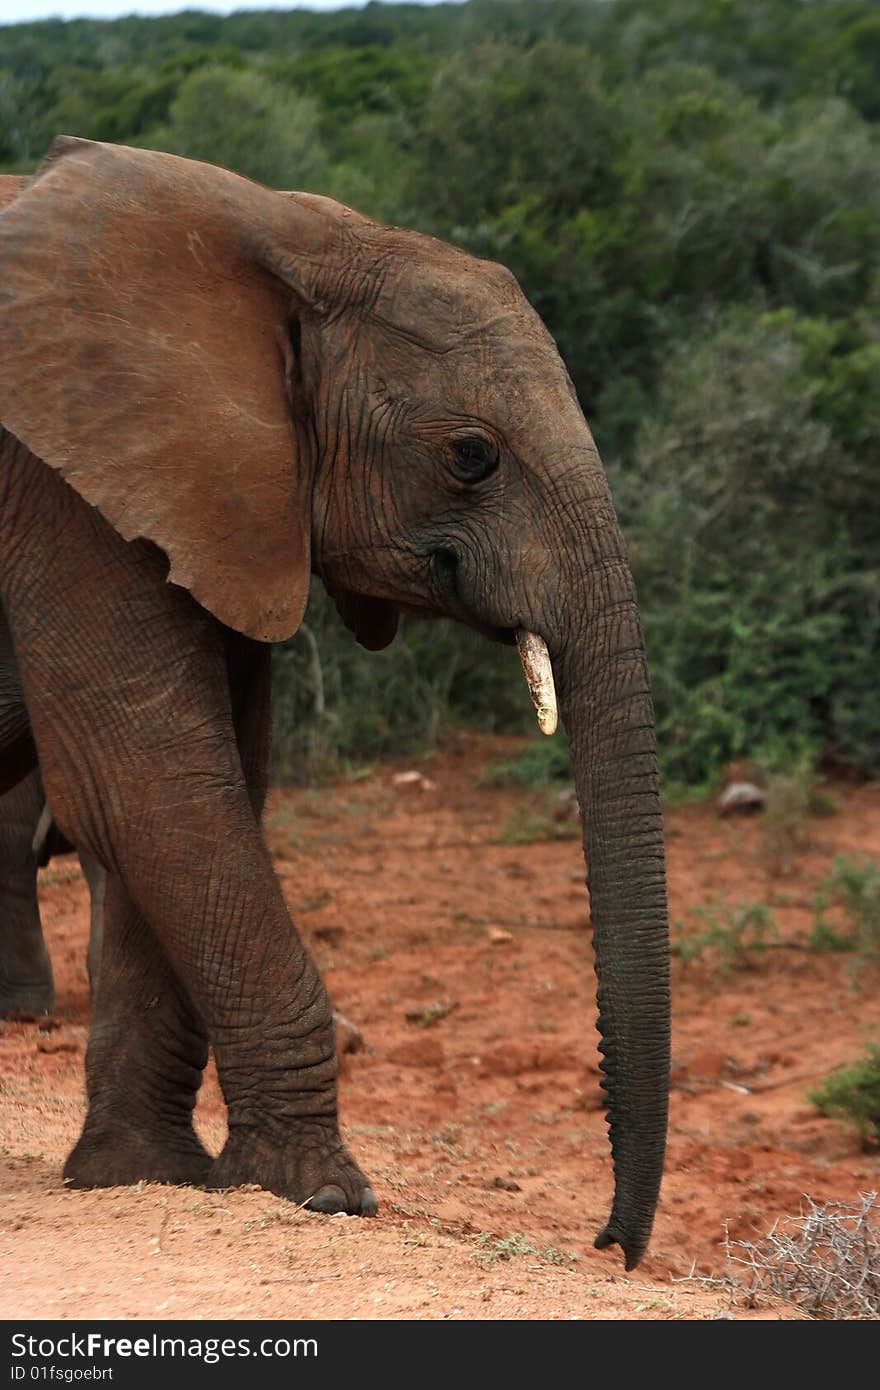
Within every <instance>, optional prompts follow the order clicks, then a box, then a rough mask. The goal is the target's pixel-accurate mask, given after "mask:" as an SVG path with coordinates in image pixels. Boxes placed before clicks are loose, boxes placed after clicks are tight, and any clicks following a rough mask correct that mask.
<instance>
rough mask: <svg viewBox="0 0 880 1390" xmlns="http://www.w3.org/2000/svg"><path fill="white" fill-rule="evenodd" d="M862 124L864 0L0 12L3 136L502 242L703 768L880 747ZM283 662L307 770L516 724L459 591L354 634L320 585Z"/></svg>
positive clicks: (878, 456) (876, 331)
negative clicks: (110, 15)
mask: <svg viewBox="0 0 880 1390" xmlns="http://www.w3.org/2000/svg"><path fill="white" fill-rule="evenodd" d="M878 123H880V14H878V11H877V7H876V3H875V2H874V0H762V3H761V4H755V3H754V0H470V3H465V4H460V5H450V4H444V5H437V6H431V7H422V6H418V5H395V6H384V5H377V4H370V5H367V6H366V8H364V9H360V10H346V11H339V12H336V13H332V14H320V13H309V12H306V11H295V10H293V11H287V12H278V11H272V12H262V13H261V12H254V13H247V12H245V13H241V14H237V15H232V16H230V17H228V18H221V17H218V16H214V15H208V14H203V13H198V12H195V11H189V12H184V13H182V14H179V15H175V16H172V17H170V18H163V19H153V20H151V19H142V18H137V17H130V18H127V19H121V20H117V21H113V22H109V23H102V22H99V21H88V20H78V21H73V22H71V23H66V24H65V23H62V22H60V21H48V22H45V23H37V24H23V25H14V26H8V27H5V28H0V167H2V168H5V169H7V170H30V169H32V168H33V167H35V165H36V163H37V161H38V160H39V158H40V156H41V155H42V153H43V151H44V150H45V148H46V146H47V145H48V143H49V142H50V140H51V138H52V137H53V135H55V134H56V133H57V132H59V131H66V132H71V133H76V134H80V135H84V136H90V137H93V138H97V139H103V140H114V141H122V142H126V143H130V144H143V145H147V146H154V147H159V148H165V149H170V150H175V151H178V152H181V153H186V154H189V155H193V156H196V157H199V158H204V159H209V160H214V161H216V162H219V163H225V164H228V165H230V166H232V167H234V168H237V169H239V170H240V171H242V172H243V173H246V174H248V175H250V176H252V177H254V178H258V179H262V180H264V181H266V182H268V183H273V184H276V185H278V186H282V187H304V186H305V187H310V188H313V189H315V190H318V191H321V192H325V193H329V194H332V195H334V196H336V197H338V198H341V199H343V200H344V201H347V202H351V203H354V204H355V205H356V206H359V207H360V208H361V209H362V210H363V211H365V212H367V213H370V214H372V215H374V216H378V217H380V218H383V219H386V220H394V221H396V222H400V223H403V224H407V225H412V226H416V227H420V228H422V229H424V230H427V231H431V232H434V233H436V234H438V235H441V236H444V237H447V238H449V239H451V240H454V241H456V242H458V243H460V244H461V245H463V246H465V247H467V248H468V249H471V250H473V251H476V252H477V253H479V254H483V255H488V256H492V257H495V258H498V259H500V260H503V261H504V262H506V263H507V264H508V265H509V266H510V267H511V268H512V269H513V270H514V272H515V273H516V274H517V275H518V277H519V278H520V281H521V283H522V284H523V287H524V289H525V291H526V293H527V294H528V295H529V297H530V298H531V299H532V301H533V303H534V304H535V305H536V307H537V308H538V310H539V312H540V313H541V314H542V315H543V316H544V318H545V320H546V321H547V323H548V325H549V327H550V328H551V331H552V332H553V333H554V335H555V337H556V339H557V341H558V343H559V345H560V348H561V350H562V353H563V356H564V357H565V359H566V362H567V364H568V367H569V370H570V372H571V375H572V378H573V380H574V382H575V385H576V386H577V389H578V392H579V395H580V398H581V401H582V404H583V406H584V409H585V411H586V413H587V415H588V418H589V419H590V421H591V423H592V425H593V427H594V431H595V433H596V436H597V439H598V441H599V444H600V447H601V448H602V451H603V454H604V457H605V460H606V463H607V466H608V470H609V474H610V476H611V479H612V485H613V488H614V491H615V496H616V498H617V502H618V506H619V510H620V512H621V516H622V520H623V522H624V527H625V530H626V533H627V536H628V539H629V544H630V548H631V554H632V560H633V565H634V569H635V573H636V579H637V583H638V585H639V591H640V595H641V599H642V607H643V613H644V619H645V627H646V633H647V640H648V646H649V658H650V663H651V670H652V678H653V683H654V691H655V700H656V704H657V711H658V718H659V727H660V736H661V751H662V755H663V760H664V763H665V765H666V768H667V771H668V772H669V773H671V774H672V775H673V776H674V777H675V778H677V779H678V780H683V781H691V782H697V781H701V780H704V779H705V778H706V777H707V776H709V775H711V773H712V771H713V770H714V768H715V767H717V765H718V764H719V762H721V761H723V760H725V759H727V758H730V757H734V756H738V755H740V754H742V753H749V754H751V755H753V756H756V757H759V758H764V759H765V760H767V759H769V760H770V761H772V762H774V763H779V762H784V761H785V760H786V758H789V757H792V756H794V755H798V756H801V755H803V754H804V753H805V752H807V753H812V754H817V753H820V752H823V753H827V754H830V755H832V756H833V757H835V758H836V759H838V760H840V761H844V762H846V763H848V764H850V765H853V766H855V767H857V768H859V769H860V770H862V771H865V772H869V771H876V770H877V768H878V767H880V700H878V695H877V677H876V671H877V666H878V658H880V547H878V534H880V492H878V487H877V478H878V466H880V327H878V310H880V140H878ZM278 665H279V679H278V692H279V709H280V714H281V719H280V723H279V728H280V753H281V758H282V765H283V766H284V767H285V768H287V769H288V770H292V769H293V768H294V767H296V766H297V765H299V766H308V767H311V768H312V769H316V768H319V767H321V766H322V765H324V764H326V761H327V759H328V757H330V758H332V757H337V756H343V757H350V756H355V755H356V754H358V753H360V754H361V755H364V754H366V755H367V756H372V755H373V754H378V753H383V752H388V751H391V750H393V749H395V748H400V747H402V746H403V745H404V744H405V742H406V741H420V740H429V739H430V738H431V737H433V736H434V735H435V734H436V732H437V730H438V728H439V727H440V726H441V725H442V724H443V723H445V722H448V721H449V720H467V721H471V722H477V723H478V724H481V725H482V726H483V727H490V728H491V727H508V728H509V727H523V728H525V727H528V726H529V714H528V710H527V708H526V701H525V697H524V695H523V694H521V693H520V690H519V684H518V676H517V672H516V670H515V669H514V668H515V659H514V658H513V657H512V655H511V653H510V652H508V651H495V650H494V649H488V648H486V647H485V646H484V645H481V644H479V643H478V642H477V641H476V639H472V638H471V637H470V636H469V635H467V634H463V633H461V632H459V631H458V630H456V629H452V628H450V627H448V626H447V625H445V624H435V625H432V626H431V627H430V628H420V627H417V626H416V625H414V624H410V625H408V626H407V627H406V628H405V631H404V633H403V635H402V637H400V638H398V640H397V642H396V643H395V644H394V645H393V647H392V648H391V649H389V651H388V652H387V653H384V654H382V655H380V656H378V657H368V656H366V655H365V654H364V653H361V652H360V651H359V650H358V649H356V648H355V647H354V646H353V644H351V642H350V639H349V638H348V637H347V635H345V634H344V633H343V632H342V629H341V627H340V625H339V624H338V622H337V621H336V619H335V615H334V614H333V612H332V610H331V607H330V605H329V604H328V603H327V601H326V599H325V598H324V597H323V595H316V597H315V599H314V601H313V604H312V607H311V610H310V614H309V623H308V629H307V631H306V633H305V634H303V635H302V636H300V637H298V638H297V639H295V640H294V642H293V643H292V644H291V645H290V646H289V648H287V649H285V651H284V653H283V654H282V656H281V659H280V661H279V663H278ZM292 677H296V679H292ZM392 710H393V711H394V714H393V718H392V715H391V714H390V711H392Z"/></svg>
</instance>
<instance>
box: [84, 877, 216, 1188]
mask: <svg viewBox="0 0 880 1390" xmlns="http://www.w3.org/2000/svg"><path fill="white" fill-rule="evenodd" d="M84 858H85V856H84ZM88 862H89V867H90V868H92V869H93V870H95V872H94V873H90V874H89V882H90V886H91V888H92V893H93V917H94V914H95V912H96V911H98V912H100V911H101V908H102V907H103V918H104V922H103V952H104V965H105V969H104V971H103V972H98V971H97V970H95V972H94V974H93V977H92V991H93V1004H92V1024H91V1030H90V1033H89V1045H88V1052H87V1054H86V1083H87V1092H88V1107H89V1108H88V1114H87V1117H86V1122H85V1125H84V1127H83V1132H82V1134H81V1136H80V1138H79V1141H78V1143H77V1144H76V1147H75V1148H74V1149H73V1151H72V1153H71V1154H70V1156H69V1158H68V1160H67V1163H66V1164H65V1168H64V1177H65V1180H66V1181H67V1182H68V1183H69V1184H70V1185H71V1186H72V1187H115V1186H119V1185H127V1184H130V1183H135V1182H140V1181H142V1180H145V1181H149V1182H170V1183H194V1184H199V1183H202V1182H203V1181H204V1179H205V1178H206V1177H207V1174H208V1172H209V1170H210V1167H211V1162H212V1160H211V1157H210V1155H209V1154H208V1153H207V1152H206V1151H205V1150H204V1149H203V1148H202V1145H201V1143H200V1142H199V1140H198V1138H197V1137H196V1133H195V1131H194V1129H193V1125H192V1112H193V1107H194V1105H195V1100H196V1093H197V1091H198V1088H199V1086H200V1084H201V1080H202V1072H203V1070H204V1066H205V1062H206V1061H207V1056H208V1043H207V1038H206V1035H205V1029H204V1026H203V1024H202V1021H201V1019H200V1018H199V1016H198V1014H197V1013H196V1011H195V1010H194V1008H193V1006H192V1003H191V1002H190V999H189V997H188V995H187V993H186V990H185V989H184V988H183V986H182V985H181V983H180V981H179V980H178V978H177V976H176V974H175V973H174V971H173V970H172V969H171V966H170V965H169V964H168V961H167V959H166V957H165V955H164V953H163V952H162V951H161V950H160V949H159V947H158V944H157V942H156V940H155V937H154V935H153V932H152V930H151V928H150V927H149V926H148V924H147V923H146V922H145V921H144V919H143V917H142V916H141V915H140V913H139V912H138V911H137V909H136V908H135V906H134V905H133V903H132V902H131V900H130V898H129V897H128V894H127V893H126V891H125V889H124V887H123V885H122V884H121V883H120V881H119V880H118V879H116V878H114V877H113V876H111V875H107V874H105V873H104V872H103V870H99V868H98V866H97V863H96V861H94V860H89V861H88ZM96 888H97V889H98V890H99V901H98V902H96V901H95V897H94V895H95V890H96ZM93 933H94V925H93ZM101 979H103V980H104V981H105V983H104V985H103V986H102V984H101V983H100V981H101Z"/></svg>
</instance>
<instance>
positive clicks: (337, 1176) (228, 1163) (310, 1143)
mask: <svg viewBox="0 0 880 1390" xmlns="http://www.w3.org/2000/svg"><path fill="white" fill-rule="evenodd" d="M247 1183H254V1184H256V1186H257V1187H262V1188H264V1189H265V1190H266V1191H267V1192H275V1193H277V1194H278V1196H279V1197H288V1198H290V1200H291V1201H293V1202H296V1203H297V1204H298V1205H300V1206H304V1207H305V1208H306V1210H307V1211H321V1212H326V1213H328V1214H330V1215H336V1214H338V1213H339V1212H347V1213H348V1215H349V1216H375V1214H376V1211H377V1209H378V1202H377V1201H376V1195H375V1193H374V1192H373V1189H372V1188H371V1187H370V1184H369V1182H368V1180H367V1179H366V1178H365V1177H364V1175H363V1173H362V1172H361V1170H360V1169H359V1168H358V1166H357V1164H356V1163H355V1162H354V1160H353V1159H352V1158H351V1156H350V1155H349V1153H348V1151H347V1149H346V1148H345V1145H344V1144H343V1142H342V1140H341V1139H340V1137H339V1131H338V1130H337V1129H336V1126H335V1124H329V1125H323V1124H304V1123H301V1124H299V1125H297V1126H296V1127H294V1128H293V1129H292V1130H288V1131H287V1132H286V1134H285V1135H284V1137H283V1139H278V1138H276V1137H273V1138H271V1139H270V1138H267V1137H266V1136H265V1135H262V1134H257V1133H255V1132H254V1131H253V1130H252V1129H249V1128H237V1127H236V1128H234V1129H232V1130H231V1131H230V1135H229V1138H228V1140H227V1141H226V1146H225V1148H224V1149H223V1152H222V1153H221V1154H220V1156H219V1158H218V1159H217V1160H216V1162H215V1163H214V1166H213V1167H212V1169H211V1172H210V1175H209V1177H208V1180H207V1183H206V1184H205V1185H206V1186H207V1187H209V1188H229V1187H242V1186H243V1185H245V1184H247Z"/></svg>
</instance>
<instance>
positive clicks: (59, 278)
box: [0, 138, 327, 641]
mask: <svg viewBox="0 0 880 1390" xmlns="http://www.w3.org/2000/svg"><path fill="white" fill-rule="evenodd" d="M320 220H321V219H320V218H319V216H318V214H317V213H316V212H315V211H314V210H309V209H307V208H300V207H298V205H296V204H295V203H294V201H293V200H290V199H286V198H285V197H284V195H282V194H278V193H273V192H272V191H271V190H269V189H265V188H262V187H260V186H259V185H257V184H252V183H250V182H249V181H248V180H246V179H242V178H239V177H238V176H237V175H235V174H231V173H229V172H227V171H226V170H223V169H218V168H214V167H213V166H210V165H205V164H198V163H195V162H193V161H190V160H185V159H180V158H177V157H175V156H173V155H165V154H158V153H154V152H152V151H147V150H133V149H125V148H122V147H119V146H112V145H100V144H94V143H92V142H90V141H83V140H75V139H70V138H62V139H60V140H58V141H56V143H55V145H54V146H53V148H52V151H51V152H50V155H49V157H48V158H47V160H46V162H45V164H44V165H43V168H42V169H41V171H40V172H39V174H38V175H37V177H36V178H34V179H33V180H32V181H30V182H29V183H28V184H27V186H26V187H24V188H23V189H22V190H21V191H20V192H19V193H18V196H17V197H16V198H15V199H14V200H13V201H12V202H11V203H10V204H8V205H7V206H6V207H5V209H4V210H3V212H2V213H0V263H2V267H3V269H2V276H0V362H2V370H0V421H2V424H3V426H4V427H5V428H6V429H8V430H9V431H11V433H13V434H14V435H16V436H17V437H18V439H20V440H21V442H22V443H23V444H25V445H26V446H27V447H28V448H29V449H30V450H31V451H32V452H33V453H35V454H36V455H38V456H39V457H40V458H41V459H42V460H44V462H45V463H46V464H48V465H50V466H51V467H52V468H55V469H57V470H58V471H59V472H60V473H61V474H62V475H63V476H64V477H65V478H66V479H67V481H68V483H69V484H70V485H71V486H72V487H73V488H75V489H76V491H77V492H78V493H79V494H80V495H81V496H82V497H83V498H85V500H86V501H87V502H89V503H91V504H92V505H93V506H95V507H97V508H98V509H99V510H100V511H101V513H102V514H103V515H104V516H105V517H106V518H107V520H108V521H109V522H110V523H111V525H112V526H113V527H114V528H115V529H116V530H117V531H118V532H119V533H120V534H121V535H122V536H123V537H125V539H126V540H134V539H135V538H137V537H145V538H147V539H148V540H150V541H153V542H154V543H155V544H156V545H158V546H160V547H161V548H162V549H163V550H164V551H165V553H166V554H167V556H168V559H169V563H170V570H169V576H168V577H169V579H170V580H171V581H172V582H173V583H175V584H180V585H183V586H184V587H185V588H187V589H189V590H190V591H191V593H192V594H193V595H194V597H195V598H196V599H197V600H198V601H199V602H200V603H201V604H203V605H204V607H205V608H207V609H209V610H210V611H211V612H212V613H213V614H214V615H215V616H216V617H217V618H219V619H220V620H221V621H222V622H224V623H226V624H228V625H229V626H230V627H233V628H236V629H238V631H240V632H243V633H246V634H247V635H248V636H250V637H254V638H257V639H260V640H264V641H277V640H280V639H282V638H285V637H288V636H290V634H291V633H292V632H294V631H295V630H296V628H297V627H298V625H299V622H300V619H301V617H302V613H303V609H304V607H305V603H306V598H307V595H308V588H309V577H310V536H311V491H312V471H313V467H314V459H313V457H312V449H311V448H310V447H309V445H308V442H307V441H308V430H307V428H306V426H305V423H304V421H303V419H302V418H301V417H302V411H301V410H300V409H299V406H300V405H301V402H300V403H298V402H297V400H296V399H295V395H296V385H295V380H296V363H295V361H294V360H293V348H292V346H291V342H292V335H291V333H290V331H289V328H290V320H291V318H292V316H294V315H295V313H296V311H297V310H298V309H304V306H305V305H306V302H307V297H308V295H307V285H306V283H305V279H304V280H303V284H302V285H297V284H295V283H293V282H294V281H295V280H296V275H297V265H298V246H299V244H300V241H302V242H303V243H304V251H305V255H304V262H305V265H306V268H307V269H306V278H307V276H308V274H311V275H312V276H313V277H314V275H315V274H316V267H317V266H318V265H319V263H320V255H321V247H320V236H321V227H320V226H319V225H318V223H319V221H320ZM323 221H324V222H325V223H326V221H327V218H326V214H325V215H324V218H323ZM300 224H302V225H300ZM279 237H280V238H281V239H282V240H283V242H284V253H283V256H282V257H281V259H283V261H284V264H285V267H286V273H285V277H284V279H282V278H279V276H278V275H277V274H272V273H270V271H269V270H268V269H267V263H268V262H269V261H271V260H272V258H273V255H274V256H275V259H278V258H279V255H278V252H277V248H276V250H275V251H274V252H273V249H272V246H268V249H267V242H272V239H273V238H275V240H276V241H277V239H278V238H279ZM261 251H262V252H265V254H261ZM285 280H286V283H285ZM292 395H293V397H294V399H292V398H291V397H292ZM298 416H299V418H298Z"/></svg>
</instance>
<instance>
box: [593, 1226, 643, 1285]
mask: <svg viewBox="0 0 880 1390" xmlns="http://www.w3.org/2000/svg"><path fill="white" fill-rule="evenodd" d="M593 1245H594V1247H595V1248H596V1249H597V1250H605V1249H606V1248H607V1247H608V1246H609V1245H619V1246H620V1248H621V1249H622V1250H623V1255H624V1265H623V1267H624V1269H625V1270H626V1272H627V1274H629V1272H630V1270H633V1269H635V1267H636V1265H637V1264H639V1263H640V1261H641V1259H642V1256H643V1255H644V1253H645V1250H646V1249H647V1245H648V1242H647V1240H642V1239H634V1238H633V1237H631V1236H628V1235H627V1234H626V1233H625V1231H623V1230H622V1228H621V1227H620V1226H619V1225H618V1224H617V1223H616V1222H614V1221H609V1222H608V1225H607V1226H603V1227H602V1230H601V1231H600V1232H599V1234H598V1235H597V1236H596V1239H595V1240H594V1241H593Z"/></svg>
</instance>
